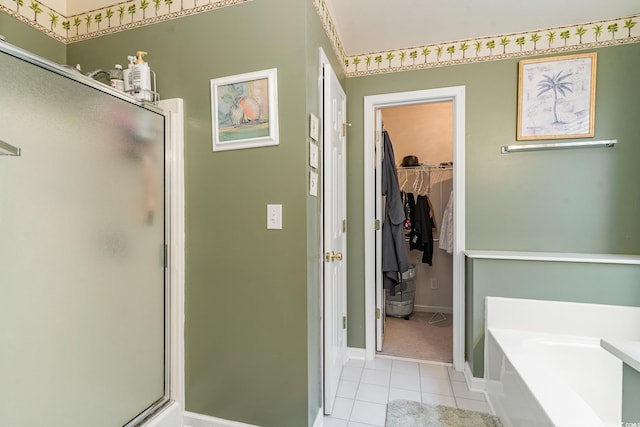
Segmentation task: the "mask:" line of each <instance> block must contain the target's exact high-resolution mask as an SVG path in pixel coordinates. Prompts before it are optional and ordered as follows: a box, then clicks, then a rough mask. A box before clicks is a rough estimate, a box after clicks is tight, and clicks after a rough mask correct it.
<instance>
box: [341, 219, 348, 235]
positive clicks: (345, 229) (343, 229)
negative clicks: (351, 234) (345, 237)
mask: <svg viewBox="0 0 640 427" xmlns="http://www.w3.org/2000/svg"><path fill="white" fill-rule="evenodd" d="M342 232H343V233H346V232H347V220H346V219H343V220H342Z"/></svg>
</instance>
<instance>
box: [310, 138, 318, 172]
mask: <svg viewBox="0 0 640 427" xmlns="http://www.w3.org/2000/svg"><path fill="white" fill-rule="evenodd" d="M318 151H319V150H318V146H317V145H316V144H315V143H314V142H310V143H309V166H311V167H312V168H314V169H318V154H319V153H318Z"/></svg>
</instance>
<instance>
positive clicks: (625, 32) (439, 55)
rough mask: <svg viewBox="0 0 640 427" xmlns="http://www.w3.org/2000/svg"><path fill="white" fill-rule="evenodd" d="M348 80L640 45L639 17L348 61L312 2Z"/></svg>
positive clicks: (317, 0)
mask: <svg viewBox="0 0 640 427" xmlns="http://www.w3.org/2000/svg"><path fill="white" fill-rule="evenodd" d="M313 2H314V5H315V9H316V12H317V13H318V15H319V16H320V19H321V20H322V23H323V26H324V29H325V32H326V33H327V36H328V37H329V39H330V40H331V44H332V46H333V49H334V52H335V53H336V55H337V56H338V58H340V59H341V60H342V65H343V69H344V72H345V76H346V77H355V76H364V75H370V74H379V73H390V72H396V71H405V70H417V69H422V68H431V67H443V66H448V65H458V64H466V63H473V62H479V61H493V60H500V59H507V58H517V57H525V56H534V55H544V54H548V53H560V52H566V51H574V50H581V49H593V48H595V47H603V46H613V45H617V44H624V43H638V42H640V26H638V25H637V24H638V21H640V15H633V16H629V17H625V18H619V19H610V20H606V21H598V22H591V23H585V24H577V25H571V26H566V27H556V28H548V29H545V30H538V31H530V32H524V33H513V34H505V35H499V36H493V37H482V38H478V39H469V40H459V41H452V42H447V43H438V44H431V45H424V46H414V47H408V48H404V49H397V50H391V51H380V52H370V53H362V54H358V55H351V56H348V55H346V54H345V53H344V49H343V47H342V43H341V41H340V37H339V34H338V32H337V30H336V27H335V25H334V24H333V21H332V19H331V15H330V13H329V10H328V8H327V6H326V4H325V1H324V0H313Z"/></svg>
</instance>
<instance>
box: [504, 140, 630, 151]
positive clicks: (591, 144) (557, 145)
mask: <svg viewBox="0 0 640 427" xmlns="http://www.w3.org/2000/svg"><path fill="white" fill-rule="evenodd" d="M617 143H618V140H617V139H609V140H603V141H578V142H552V143H549V144H528V145H503V146H502V147H501V148H500V152H501V153H502V154H507V153H515V152H517V151H540V150H556V149H562V148H584V147H613V146H614V145H616V144H617Z"/></svg>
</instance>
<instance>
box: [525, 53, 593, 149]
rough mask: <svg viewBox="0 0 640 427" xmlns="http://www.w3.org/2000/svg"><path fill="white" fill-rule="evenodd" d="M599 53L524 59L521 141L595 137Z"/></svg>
mask: <svg viewBox="0 0 640 427" xmlns="http://www.w3.org/2000/svg"><path fill="white" fill-rule="evenodd" d="M596 63H597V54H596V53H595V52H593V53H583V54H575V55H565V56H557V57H551V58H536V59H525V60H521V61H520V62H519V64H518V122H517V136H516V139H517V140H539V139H563V138H585V137H593V136H594V134H595V96H596V65H597V64H596Z"/></svg>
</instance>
